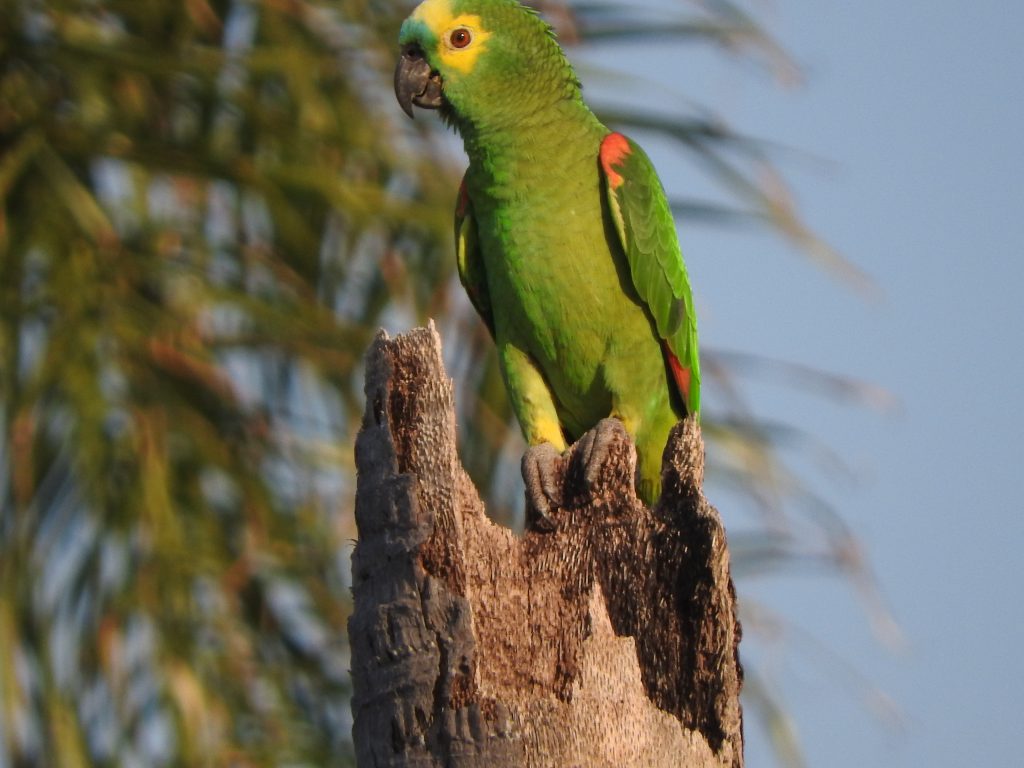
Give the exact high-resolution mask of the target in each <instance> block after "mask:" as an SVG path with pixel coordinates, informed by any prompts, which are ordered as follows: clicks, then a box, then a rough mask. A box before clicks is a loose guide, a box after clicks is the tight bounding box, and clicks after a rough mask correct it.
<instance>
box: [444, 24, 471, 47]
mask: <svg viewBox="0 0 1024 768" xmlns="http://www.w3.org/2000/svg"><path fill="white" fill-rule="evenodd" d="M448 39H449V40H451V43H452V48H465V47H466V46H467V45H469V44H470V43H471V42H472V40H473V36H472V35H471V34H469V30H468V29H466V28H465V27H459V28H458V29H456V30H453V31H452V35H451V37H450V38H448Z"/></svg>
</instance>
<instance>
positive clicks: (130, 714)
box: [0, 0, 870, 768]
mask: <svg viewBox="0 0 1024 768" xmlns="http://www.w3.org/2000/svg"><path fill="white" fill-rule="evenodd" d="M409 6H410V4H408V3H404V2H403V3H399V2H394V1H393V0H332V2H317V1H314V0H183V1H178V0H50V1H48V2H39V1H38V0H0V200H2V206H0V430H2V434H3V439H2V440H0V649H2V651H0V768H3V767H5V766H88V765H97V766H104V765H110V766H115V765H116V766H162V765H189V766H193V765H239V766H281V765H336V764H344V763H345V762H346V761H347V759H348V756H349V754H350V749H349V730H350V720H349V717H350V715H349V708H348V699H349V695H350V689H349V677H348V672H347V664H348V658H347V649H346V634H345V622H346V619H347V615H348V611H349V599H350V596H349V585H348V556H349V554H350V551H351V542H352V539H353V537H354V529H353V523H352V514H351V511H352V510H351V505H352V499H353V493H354V477H353V469H352V455H351V446H352V442H353V439H354V435H355V432H356V430H357V429H358V425H359V418H360V414H361V410H362V400H361V376H360V361H361V356H362V353H363V351H364V349H365V348H366V346H367V344H368V342H369V340H370V339H371V337H372V335H373V333H374V332H375V330H376V329H377V328H378V327H380V326H384V327H387V328H389V329H391V330H393V331H394V330H402V329H405V328H408V327H410V326H412V325H414V324H420V323H423V322H425V321H426V320H427V318H431V317H432V318H436V319H437V322H438V324H439V328H440V331H441V333H442V336H443V338H444V340H445V344H446V349H447V354H448V359H449V366H450V370H451V372H452V375H453V376H454V377H455V379H456V383H457V387H458V404H459V408H460V414H459V423H460V429H461V434H460V440H461V445H462V447H463V454H464V458H465V461H466V463H467V465H468V468H469V469H470V471H471V474H472V475H473V477H474V479H475V480H476V482H477V483H478V486H479V487H480V488H481V489H482V492H484V493H485V495H487V496H488V497H489V498H490V502H491V504H490V507H491V509H492V511H493V513H494V514H495V516H497V517H498V518H499V519H502V520H505V521H512V522H514V520H515V517H516V515H517V509H518V506H519V505H521V501H520V496H521V492H520V491H519V490H518V485H517V483H518V479H517V475H518V456H519V454H520V452H521V442H520V440H519V437H518V434H517V430H516V428H515V425H514V423H513V421H512V420H511V417H510V413H509V410H508V406H507V402H506V398H505V394H504V390H503V387H502V385H501V382H500V377H499V376H498V374H497V369H496V367H495V363H494V357H493V353H492V351H491V349H490V346H489V340H488V338H487V334H486V330H485V329H484V328H483V326H482V325H481V324H480V323H479V321H478V320H477V319H476V318H475V316H474V315H473V313H472V310H471V309H470V308H469V306H468V303H467V302H466V301H465V300H464V298H463V296H462V294H461V289H460V288H459V287H458V283H457V280H456V279H454V277H453V273H454V260H453V258H452V246H451V240H450V238H451V234H450V227H451V210H452V204H453V200H454V190H455V189H456V185H457V179H458V175H459V173H460V163H461V160H460V159H459V156H458V153H457V151H456V150H455V149H453V147H454V145H453V142H452V141H451V138H450V137H448V136H446V135H445V134H444V133H443V131H442V130H441V129H440V127H439V125H438V124H437V123H438V121H436V120H431V119H429V118H428V119H424V120H417V121H415V122H410V121H408V120H407V119H406V118H405V117H404V116H403V115H402V114H401V112H400V111H399V110H398V109H397V106H396V105H395V103H394V99H393V96H392V92H391V85H390V80H391V71H392V68H393V63H394V57H395V50H396V45H395V39H396V31H397V28H398V24H399V23H400V20H401V18H402V17H404V16H405V15H406V13H407V12H408V10H409ZM545 10H546V11H548V12H549V15H550V17H551V18H552V20H553V21H555V22H556V24H557V25H558V27H559V30H560V34H561V36H562V39H563V40H564V41H566V43H567V44H569V45H572V46H580V47H581V48H582V49H584V50H585V49H586V47H587V46H590V47H591V48H592V47H593V46H595V45H600V44H603V43H606V42H608V41H610V40H611V41H629V40H635V39H643V38H649V37H650V36H652V35H657V36H659V37H661V38H665V37H668V38H671V39H673V40H675V41H677V43H678V44H679V45H695V44H711V45H715V46H718V47H720V48H721V49H722V50H723V51H724V52H725V53H726V55H730V56H733V55H735V56H749V57H751V59H752V60H754V61H757V62H759V63H760V64H761V65H764V66H768V67H770V68H778V69H779V70H780V71H781V70H787V71H788V69H789V67H790V64H789V62H788V60H787V59H786V57H785V54H784V53H783V52H781V51H780V50H779V49H778V47H777V46H776V45H775V44H774V43H773V42H772V41H771V39H770V38H769V37H768V36H767V35H766V34H765V33H764V32H763V30H762V29H760V28H759V27H758V26H757V24H756V23H755V22H754V21H753V20H752V19H751V17H750V16H749V15H748V14H747V13H746V12H745V11H744V10H743V8H742V7H740V6H739V5H735V4H733V3H730V2H728V1H727V0H712V1H711V2H699V3H698V2H693V3H689V2H677V3H675V4H672V5H667V6H659V7H652V8H645V9H637V8H636V7H632V6H630V5H629V4H628V3H627V2H626V0H609V1H608V2H606V3H590V2H586V1H585V0H583V1H578V2H568V3H566V4H561V3H549V4H548V5H547V6H546V8H545ZM581 74H582V76H583V79H584V81H585V82H588V83H589V82H602V80H603V81H604V82H614V81H613V80H611V79H610V78H613V77H615V75H614V73H609V72H607V71H598V70H595V69H593V68H585V69H584V70H583V71H582V73H581ZM612 90H614V89H612ZM596 106H598V107H599V108H600V111H601V112H602V114H603V116H604V117H605V118H606V119H607V120H609V121H611V122H612V123H613V124H615V125H616V126H617V127H620V128H623V129H625V130H627V131H634V132H636V131H641V132H647V133H651V132H654V133H660V134H661V135H662V136H663V137H665V138H666V139H667V140H668V141H670V142H672V143H673V146H674V147H675V148H676V149H677V150H678V152H680V153H685V154H687V155H688V156H689V157H691V158H692V159H695V160H698V161H699V162H700V163H701V164H702V166H703V167H704V168H705V169H706V171H707V173H708V175H709V177H710V178H712V179H714V180H715V183H717V184H719V185H720V186H721V187H722V188H723V189H724V190H726V197H727V198H728V202H727V203H724V204H723V203H722V202H721V201H719V202H717V203H712V202H709V201H707V200H701V199H691V200H676V201H674V203H675V206H676V210H677V213H678V214H679V216H680V218H681V220H682V222H683V225H684V226H688V225H694V224H696V223H699V222H706V223H711V224H715V225H724V226H733V225H735V224H737V223H740V222H743V223H746V222H750V221H753V222H757V223H761V224H764V225H766V226H768V227H773V228H775V229H776V230H778V231H779V232H780V233H781V234H782V235H783V236H785V237H788V238H791V239H792V240H794V241H795V243H796V244H797V245H798V246H799V247H801V248H803V249H804V250H805V252H806V253H808V254H809V255H811V256H812V257H813V258H815V259H817V260H818V261H819V262H820V263H822V264H824V265H826V266H828V267H830V268H834V269H836V270H838V271H839V272H841V273H843V274H844V275H846V276H848V277H852V278H853V279H858V276H857V275H856V273H855V271H853V270H851V269H850V268H849V267H848V266H847V265H845V264H844V263H843V262H842V261H841V260H840V259H838V258H837V257H835V255H834V254H832V253H831V252H830V251H829V250H828V249H827V248H826V247H824V246H823V244H822V243H821V242H820V241H819V240H818V239H817V238H816V237H815V236H814V235H813V234H812V233H811V232H810V230H808V229H807V228H806V227H805V226H804V225H803V223H802V222H801V221H800V220H799V219H798V217H797V216H796V214H795V212H794V209H793V206H792V204H791V202H790V201H789V200H788V198H787V196H786V194H785V188H784V186H782V185H781V184H780V183H779V176H778V174H777V173H776V172H775V171H774V169H773V168H772V166H771V162H770V157H769V156H768V155H767V154H766V150H765V148H764V146H763V145H762V144H760V143H758V142H755V141H752V140H750V139H746V138H742V137H741V136H739V135H738V134H737V133H735V132H734V131H732V130H731V129H730V128H729V127H727V126H725V125H722V124H720V123H719V122H717V121H715V120H714V119H711V118H709V117H708V116H707V115H706V114H705V113H703V112H702V111H701V110H699V109H693V110H691V111H690V112H689V113H685V114H684V113H682V112H679V111H673V110H669V109H668V108H666V110H665V111H644V110H637V109H632V108H627V107H626V106H624V105H623V104H621V103H615V102H614V101H611V102H607V103H600V104H597V105H596ZM684 245H685V241H684ZM691 258H695V257H691ZM697 290H698V293H699V286H698V287H697ZM704 364H705V368H706V370H707V372H708V380H709V383H708V384H707V386H708V388H712V389H716V390H717V391H718V392H719V393H723V394H722V395H721V396H720V397H718V399H717V403H718V405H717V406H716V408H715V409H712V410H709V412H708V413H707V414H706V415H705V420H704V424H705V431H706V435H707V437H708V439H709V451H710V459H711V462H712V463H711V467H710V469H709V475H710V480H711V482H713V483H716V484H718V486H719V487H722V488H726V487H728V488H730V489H732V490H736V491H739V492H740V493H741V494H744V495H745V497H746V499H747V502H748V503H749V505H750V507H751V509H754V510H757V511H758V514H760V515H761V517H760V520H761V521H762V523H763V524H762V525H761V526H760V527H759V528H758V529H757V530H755V531H751V532H750V533H748V534H745V535H737V536H735V537H734V541H733V546H734V549H735V551H736V558H737V572H738V573H739V574H740V575H741V579H742V578H744V577H746V576H748V575H756V574H757V573H760V572H763V571H764V569H766V568H772V567H776V566H779V565H785V564H786V563H787V562H791V561H792V560H793V558H794V557H796V556H798V555H799V553H801V552H805V551H807V549H806V546H805V545H806V541H805V538H804V537H806V536H808V535H810V536H813V537H816V539H817V540H818V544H816V545H815V551H816V552H817V553H818V556H820V557H823V558H824V559H825V560H826V561H827V562H829V563H830V564H832V565H835V566H837V567H840V568H844V569H847V570H848V571H849V572H850V573H855V574H862V573H863V571H862V565H861V563H860V562H859V560H858V559H857V557H856V556H855V552H856V550H855V547H853V546H852V542H853V540H852V538H851V537H850V536H849V534H848V532H847V531H846V529H845V527H844V526H843V525H842V524H841V522H840V521H838V520H837V519H836V518H835V517H834V516H832V515H831V514H830V513H829V511H828V508H827V505H824V504H818V503H817V502H818V500H815V503H816V505H817V508H818V509H819V512H818V513H816V514H815V515H813V516H812V520H813V521H814V524H813V526H812V527H813V529H814V530H813V531H811V532H810V533H808V531H807V529H806V527H804V528H802V529H800V530H801V532H800V533H797V532H796V530H797V529H796V528H793V527H791V526H790V525H789V524H788V522H787V521H788V519H789V516H790V514H791V509H792V504H794V503H800V501H799V500H800V497H801V494H802V488H803V486H802V484H801V483H800V480H799V478H798V477H796V476H794V475H793V474H792V473H790V472H788V471H787V470H786V468H785V467H784V465H783V464H782V462H781V461H780V460H779V456H778V454H777V452H776V450H775V449H776V446H777V445H778V444H779V443H780V442H790V441H792V440H794V439H796V440H797V441H800V440H802V436H801V432H800V431H799V430H797V429H795V428H793V427H792V426H790V425H778V424H769V423H766V422H763V421H760V420H759V418H758V417H757V416H756V415H755V414H754V412H753V410H752V409H751V408H750V407H749V404H748V403H746V402H745V401H744V400H743V398H742V397H741V396H740V395H739V394H738V390H736V389H735V388H734V387H732V386H731V383H730V382H731V379H732V376H734V375H735V373H736V372H737V371H738V370H743V369H744V368H746V367H750V366H762V365H764V364H765V362H764V361H759V360H757V359H754V358H749V357H744V356H739V355H735V354H725V353H719V352H716V351H715V350H706V354H705V358H704ZM779 370H780V371H781V372H782V373H784V374H786V375H787V376H793V377H796V378H798V379H800V380H801V381H803V382H805V383H807V382H813V383H815V384H817V385H821V386H824V387H825V388H826V389H827V391H829V392H830V393H832V394H836V395H840V396H849V395H852V396H855V397H863V396H864V395H865V394H866V393H867V394H870V393H868V392H867V390H863V389H861V388H859V387H857V386H856V385H854V384H851V383H850V382H846V381H842V380H839V379H835V378H831V377H828V376H824V375H819V374H817V373H815V372H813V371H809V370H806V369H798V368H793V367H790V368H780V369H779ZM713 493H714V492H713V491H712V494H713ZM741 589H742V580H741ZM754 608H756V606H754ZM758 624H759V621H758V618H757V614H756V613H753V614H751V615H750V617H749V625H750V626H753V627H754V628H755V629H756V628H757V626H758ZM749 679H750V686H749V691H750V694H751V695H752V697H753V698H752V699H751V701H754V702H755V703H757V711H758V712H760V713H761V715H762V717H763V718H764V719H765V721H766V722H767V723H768V725H769V727H770V729H771V731H772V733H773V734H774V735H775V738H776V741H777V744H778V745H779V748H780V755H782V756H783V757H786V758H788V759H790V760H798V756H797V754H796V752H794V751H793V744H792V739H791V735H790V731H789V729H788V725H787V722H786V719H785V716H784V714H783V709H782V708H780V707H779V706H778V704H777V703H776V702H774V700H773V699H772V696H771V691H770V690H769V689H767V687H765V686H763V685H761V684H760V683H759V680H758V677H757V674H756V670H752V671H751V676H750V678H749Z"/></svg>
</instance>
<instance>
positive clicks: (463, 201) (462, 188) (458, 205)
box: [455, 176, 469, 219]
mask: <svg viewBox="0 0 1024 768" xmlns="http://www.w3.org/2000/svg"><path fill="white" fill-rule="evenodd" d="M468 210H469V192H467V191H466V177H465V176H463V177H462V183H461V184H459V197H458V200H456V201H455V215H456V216H458V217H459V218H460V219H464V218H466V211H468Z"/></svg>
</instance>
